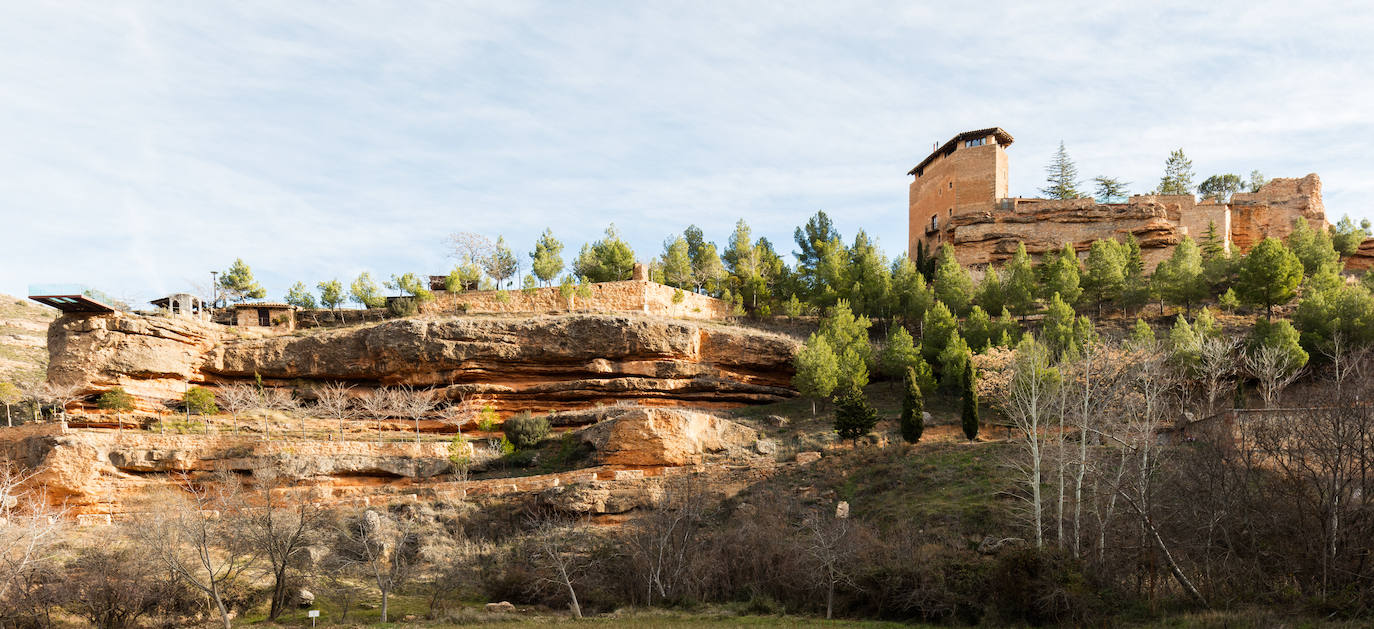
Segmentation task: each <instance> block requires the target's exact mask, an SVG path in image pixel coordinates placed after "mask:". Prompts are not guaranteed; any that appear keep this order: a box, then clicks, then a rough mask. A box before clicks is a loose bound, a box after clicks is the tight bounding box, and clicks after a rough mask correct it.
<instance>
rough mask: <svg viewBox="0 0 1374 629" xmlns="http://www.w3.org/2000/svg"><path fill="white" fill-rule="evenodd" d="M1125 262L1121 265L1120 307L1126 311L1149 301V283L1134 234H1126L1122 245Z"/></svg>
mask: <svg viewBox="0 0 1374 629" xmlns="http://www.w3.org/2000/svg"><path fill="white" fill-rule="evenodd" d="M1123 249H1124V251H1125V255H1126V262H1125V264H1123V265H1122V267H1121V269H1122V284H1121V307H1122V308H1124V309H1126V310H1131V309H1133V308H1139V307H1140V306H1143V305H1145V302H1147V301H1149V300H1150V282H1149V280H1148V279H1146V277H1145V258H1144V256H1143V255H1142V254H1141V252H1140V242H1139V241H1137V240H1136V239H1135V234H1130V233H1128V234H1126V242H1125V243H1124V245H1123Z"/></svg>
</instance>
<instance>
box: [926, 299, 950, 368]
mask: <svg viewBox="0 0 1374 629" xmlns="http://www.w3.org/2000/svg"><path fill="white" fill-rule="evenodd" d="M958 333H959V321H958V320H956V319H955V318H954V315H953V314H952V313H950V311H949V308H948V307H947V306H945V302H942V301H937V302H935V305H934V306H932V307H931V308H930V310H927V311H926V316H925V317H924V318H923V319H922V320H921V356H923V357H924V358H925V359H926V360H927V361H929V362H935V361H936V360H938V359H939V358H940V352H942V351H944V349H945V346H946V345H948V344H949V338H950V336H954V335H958Z"/></svg>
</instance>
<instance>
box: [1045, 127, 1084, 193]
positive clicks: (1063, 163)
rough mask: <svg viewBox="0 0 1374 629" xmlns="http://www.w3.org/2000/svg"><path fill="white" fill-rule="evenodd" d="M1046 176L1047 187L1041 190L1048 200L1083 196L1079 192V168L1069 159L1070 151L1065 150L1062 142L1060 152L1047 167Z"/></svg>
mask: <svg viewBox="0 0 1374 629" xmlns="http://www.w3.org/2000/svg"><path fill="white" fill-rule="evenodd" d="M1045 175H1046V176H1045V184H1046V185H1045V187H1044V188H1041V189H1040V193H1041V194H1043V195H1045V197H1046V198H1050V199H1077V198H1078V197H1081V196H1083V195H1082V194H1081V193H1080V192H1079V191H1078V184H1079V181H1078V166H1076V165H1074V163H1073V160H1072V159H1069V151H1068V150H1067V149H1065V148H1064V142H1063V141H1062V140H1061V141H1060V142H1059V150H1058V151H1055V153H1054V159H1051V160H1050V163H1049V165H1047V166H1045Z"/></svg>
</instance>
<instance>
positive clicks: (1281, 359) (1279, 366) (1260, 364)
mask: <svg viewBox="0 0 1374 629" xmlns="http://www.w3.org/2000/svg"><path fill="white" fill-rule="evenodd" d="M1244 355H1245V370H1246V371H1247V372H1249V374H1250V375H1251V376H1253V377H1254V378H1255V379H1256V380H1258V381H1259V385H1260V397H1262V398H1264V407H1265V408H1273V407H1274V403H1275V402H1277V401H1278V399H1279V396H1280V395H1281V394H1282V393H1283V390H1284V389H1286V388H1288V385H1290V384H1292V383H1293V381H1294V380H1297V379H1298V376H1300V375H1302V373H1303V371H1304V369H1303V367H1302V365H1298V364H1297V363H1296V362H1295V361H1294V360H1293V357H1292V356H1291V355H1290V354H1289V353H1288V352H1287V351H1286V350H1284V349H1283V348H1281V347H1275V346H1273V345H1261V346H1259V347H1255V348H1252V349H1248V350H1246V351H1245V354H1244Z"/></svg>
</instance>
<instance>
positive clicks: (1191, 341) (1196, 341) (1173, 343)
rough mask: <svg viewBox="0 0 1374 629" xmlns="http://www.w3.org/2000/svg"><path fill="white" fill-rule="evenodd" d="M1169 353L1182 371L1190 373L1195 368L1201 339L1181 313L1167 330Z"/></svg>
mask: <svg viewBox="0 0 1374 629" xmlns="http://www.w3.org/2000/svg"><path fill="white" fill-rule="evenodd" d="M1169 353H1170V360H1172V361H1173V363H1174V364H1175V365H1177V366H1178V367H1179V369H1181V370H1183V372H1184V373H1190V374H1191V373H1192V372H1193V370H1194V369H1196V368H1197V364H1198V358H1199V357H1200V356H1201V353H1202V339H1201V338H1200V337H1199V336H1198V333H1197V330H1195V329H1193V326H1192V324H1190V323H1188V320H1187V319H1185V318H1183V315H1178V317H1176V318H1175V319H1174V327H1173V328H1171V329H1170V330H1169Z"/></svg>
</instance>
